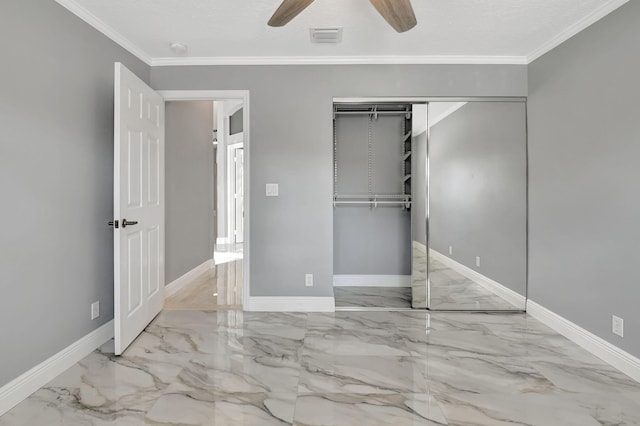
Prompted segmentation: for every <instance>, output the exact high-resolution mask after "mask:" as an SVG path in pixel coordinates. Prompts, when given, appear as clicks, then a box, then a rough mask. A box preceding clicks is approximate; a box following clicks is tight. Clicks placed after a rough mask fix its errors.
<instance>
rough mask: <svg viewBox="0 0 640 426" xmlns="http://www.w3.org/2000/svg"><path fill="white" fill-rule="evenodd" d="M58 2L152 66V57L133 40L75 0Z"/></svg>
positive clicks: (58, 0)
mask: <svg viewBox="0 0 640 426" xmlns="http://www.w3.org/2000/svg"><path fill="white" fill-rule="evenodd" d="M56 2H57V3H58V4H59V5H60V6H62V7H64V8H65V9H67V10H68V11H69V12H71V13H73V14H74V15H76V16H77V17H78V18H80V19H82V20H83V21H84V22H86V23H87V24H89V25H91V26H92V27H93V28H95V29H96V30H98V31H99V32H101V33H102V34H104V35H105V36H107V37H108V38H110V39H111V40H113V41H114V42H115V43H116V44H118V45H120V46H121V47H122V48H124V49H125V50H127V51H129V52H130V53H131V54H133V55H134V56H136V57H137V58H138V59H140V60H141V61H142V62H144V63H145V64H147V65H152V63H153V59H152V58H151V55H149V54H148V53H147V52H145V51H144V50H142V49H140V48H139V47H138V46H136V45H135V44H134V43H133V42H132V41H131V40H129V39H128V38H126V37H125V36H123V35H122V34H120V33H119V32H118V31H116V30H115V29H113V27H111V26H110V25H108V24H107V23H105V22H104V21H103V20H102V19H100V18H98V17H97V16H96V15H94V14H93V13H91V12H89V11H88V10H87V9H85V8H84V7H82V6H80V5H79V4H78V3H77V2H76V1H75V0H56Z"/></svg>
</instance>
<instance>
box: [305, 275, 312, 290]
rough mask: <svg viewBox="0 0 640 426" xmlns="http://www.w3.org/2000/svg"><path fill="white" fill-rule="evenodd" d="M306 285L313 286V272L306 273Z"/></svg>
mask: <svg viewBox="0 0 640 426" xmlns="http://www.w3.org/2000/svg"><path fill="white" fill-rule="evenodd" d="M304 285H305V286H307V287H313V274H305V276H304Z"/></svg>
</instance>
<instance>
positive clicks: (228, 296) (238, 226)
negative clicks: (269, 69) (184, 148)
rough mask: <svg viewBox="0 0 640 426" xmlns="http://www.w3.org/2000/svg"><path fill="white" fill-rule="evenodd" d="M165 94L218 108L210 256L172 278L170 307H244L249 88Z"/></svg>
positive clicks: (214, 117)
mask: <svg viewBox="0 0 640 426" xmlns="http://www.w3.org/2000/svg"><path fill="white" fill-rule="evenodd" d="M160 94H161V95H162V96H163V98H164V99H165V101H166V102H167V103H188V102H194V103H195V102H205V103H209V105H211V110H212V114H211V115H210V119H211V120H210V123H211V129H210V133H209V142H208V143H209V147H210V153H207V154H205V153H203V156H204V155H206V156H208V157H209V159H208V161H209V162H210V163H211V165H212V167H211V173H210V179H209V181H208V182H209V191H210V192H209V194H210V212H211V214H210V216H209V230H210V232H209V235H210V244H209V247H210V249H209V257H208V260H207V261H206V262H205V263H203V264H201V265H199V266H196V267H195V268H194V269H193V270H191V271H188V272H187V273H185V274H184V275H182V276H180V277H178V278H176V279H175V280H174V281H170V280H169V279H168V280H167V281H168V282H169V284H168V285H167V288H166V297H167V303H166V304H165V309H205V310H228V309H236V310H237V309H242V308H243V307H244V306H246V300H247V298H248V287H249V274H248V270H249V247H250V234H249V224H248V220H249V210H248V204H249V200H248V197H246V196H245V194H247V187H248V183H249V180H248V174H249V168H248V163H249V157H250V156H249V146H250V145H249V144H250V135H249V129H248V128H246V129H245V128H244V124H245V123H246V124H247V125H248V123H249V93H248V91H161V92H160ZM238 124H240V131H237V128H238ZM247 127H248V126H247ZM187 172H188V173H190V172H191V171H189V170H187ZM167 184H168V185H169V184H170V182H168V183H167ZM182 189H183V190H184V191H186V192H188V191H189V188H182ZM182 219H183V220H185V218H182ZM167 225H168V226H170V224H169V223H168V224H167ZM181 226H184V225H181ZM204 232H205V233H206V230H205V231H204ZM168 260H169V259H168ZM192 263H194V262H192ZM196 263H197V262H196ZM212 284H215V286H212Z"/></svg>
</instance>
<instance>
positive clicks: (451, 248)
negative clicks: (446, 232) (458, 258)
mask: <svg viewBox="0 0 640 426" xmlns="http://www.w3.org/2000/svg"><path fill="white" fill-rule="evenodd" d="M449 254H453V246H449Z"/></svg>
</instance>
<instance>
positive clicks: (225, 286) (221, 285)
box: [164, 260, 242, 310]
mask: <svg viewBox="0 0 640 426" xmlns="http://www.w3.org/2000/svg"><path fill="white" fill-rule="evenodd" d="M164 308H165V309H167V310H176V309H178V310H185V309H186V310H193V309H195V310H229V309H234V310H239V309H242V260H236V261H230V262H226V263H222V264H217V265H215V267H214V268H212V269H210V270H209V271H207V272H205V273H204V274H202V275H200V276H199V277H197V278H196V279H195V280H193V281H192V282H191V283H189V284H187V285H186V286H185V287H184V288H182V289H180V291H178V292H177V293H175V294H174V295H172V296H170V297H168V298H167V299H166V300H165V304H164Z"/></svg>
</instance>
